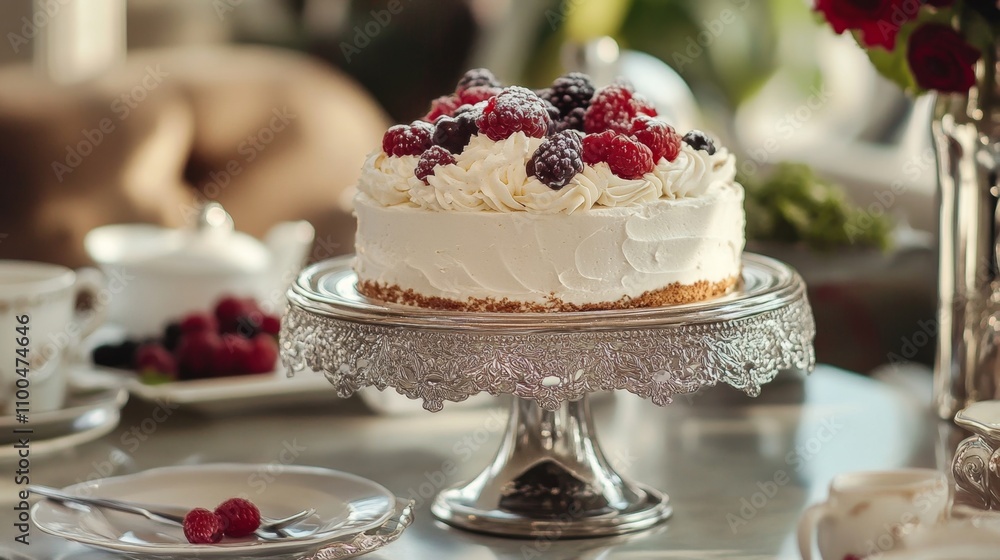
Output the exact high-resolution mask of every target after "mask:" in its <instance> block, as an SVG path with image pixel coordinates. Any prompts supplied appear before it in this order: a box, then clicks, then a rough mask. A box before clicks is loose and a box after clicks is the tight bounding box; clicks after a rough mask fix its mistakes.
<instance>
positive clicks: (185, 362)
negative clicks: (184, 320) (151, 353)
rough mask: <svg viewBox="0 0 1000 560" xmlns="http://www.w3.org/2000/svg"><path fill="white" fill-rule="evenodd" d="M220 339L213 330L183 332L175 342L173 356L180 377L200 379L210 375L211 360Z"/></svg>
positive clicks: (220, 342)
mask: <svg viewBox="0 0 1000 560" xmlns="http://www.w3.org/2000/svg"><path fill="white" fill-rule="evenodd" d="M220 344H222V339H221V338H219V335H218V334H217V333H214V332H207V331H200V332H193V333H188V334H185V335H184V336H182V337H181V341H180V342H179V343H178V344H177V350H176V352H175V356H176V358H177V371H178V372H179V374H180V378H181V379H202V378H205V377H211V376H212V360H213V356H215V353H216V351H217V350H218V348H219V345H220Z"/></svg>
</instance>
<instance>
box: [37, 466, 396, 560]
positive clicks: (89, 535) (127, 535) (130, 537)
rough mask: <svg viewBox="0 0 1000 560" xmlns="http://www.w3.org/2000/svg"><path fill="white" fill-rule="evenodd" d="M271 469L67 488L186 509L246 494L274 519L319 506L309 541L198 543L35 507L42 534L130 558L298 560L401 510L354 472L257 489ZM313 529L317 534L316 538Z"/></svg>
mask: <svg viewBox="0 0 1000 560" xmlns="http://www.w3.org/2000/svg"><path fill="white" fill-rule="evenodd" d="M262 468H266V465H242V464H215V465H195V466H180V467H165V468H159V469H153V470H149V471H145V472H142V473H138V474H133V475H127V476H119V477H113V478H105V479H101V480H96V481H91V482H84V483H81V484H75V485H72V486H68V487H66V488H65V489H64V491H66V492H70V493H74V494H81V495H87V496H91V497H99V498H114V499H120V500H130V501H135V502H141V503H145V504H160V505H164V506H175V507H184V508H192V509H193V508H195V507H205V508H209V509H212V508H214V507H215V506H216V505H218V504H219V503H221V502H222V501H224V500H226V499H228V498H231V497H234V496H241V495H242V496H244V497H248V498H249V499H250V500H252V501H253V502H254V503H255V504H256V505H257V506H258V507H259V508H260V510H261V512H262V513H263V514H264V515H266V516H268V517H284V516H287V515H291V514H294V513H297V512H299V511H302V510H303V509H308V508H316V513H315V514H314V515H313V516H311V517H309V518H307V519H306V520H305V521H304V522H302V523H300V524H298V525H296V526H295V527H294V531H295V532H300V533H301V534H303V535H305V536H301V537H296V538H292V539H288V540H281V541H262V540H259V539H257V538H256V537H253V536H251V537H245V538H240V539H229V538H227V539H224V540H223V541H222V542H220V543H218V544H214V545H193V544H189V543H188V542H187V540H186V539H185V538H184V534H183V531H182V529H181V528H180V527H176V526H172V525H167V524H163V523H157V522H153V521H150V520H148V519H146V518H144V517H141V516H137V515H130V514H125V513H118V512H110V511H109V512H102V511H100V510H92V509H89V508H86V507H83V506H80V507H76V506H74V507H68V506H64V505H60V504H58V503H55V502H52V501H48V500H42V501H39V502H38V503H36V504H35V505H34V506H33V507H32V508H31V519H32V522H33V523H34V525H35V526H37V527H38V528H39V529H40V530H41V531H44V532H45V533H48V534H50V535H54V536H57V537H61V538H64V539H67V540H71V541H74V542H78V543H81V544H85V545H88V546H92V547H95V548H99V549H102V550H109V551H113V552H119V553H123V554H127V555H129V556H130V557H132V558H141V559H164V558H199V559H200V558H271V559H278V558H299V557H301V556H302V555H305V554H311V553H314V552H316V551H318V550H319V549H321V548H323V547H324V546H325V545H329V544H330V543H333V542H336V541H338V540H339V539H343V538H347V537H349V536H351V535H352V534H355V533H357V532H361V531H368V530H371V529H374V528H377V527H380V526H381V525H382V524H383V523H385V522H386V521H387V520H388V519H389V518H390V517H391V516H392V515H393V513H394V512H395V509H396V498H395V497H394V496H393V495H392V494H391V493H390V492H389V491H388V490H386V489H385V488H384V487H383V486H381V485H379V484H377V483H375V482H373V481H371V480H368V479H365V478H362V477H359V476H356V475H352V474H348V473H344V472H340V471H334V470H329V469H323V468H318V467H303V466H286V467H285V468H284V470H283V471H282V473H281V475H280V476H277V477H274V480H272V481H271V482H270V483H269V484H267V485H256V486H252V485H251V484H250V483H249V481H250V480H252V479H253V478H252V477H253V475H254V474H255V473H257V472H258V471H260V469H262ZM314 530H315V532H313V531H314Z"/></svg>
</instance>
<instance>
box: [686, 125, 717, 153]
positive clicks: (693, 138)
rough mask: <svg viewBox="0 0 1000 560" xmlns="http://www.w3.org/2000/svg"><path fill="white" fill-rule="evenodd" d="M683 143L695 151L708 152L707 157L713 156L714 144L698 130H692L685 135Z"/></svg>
mask: <svg viewBox="0 0 1000 560" xmlns="http://www.w3.org/2000/svg"><path fill="white" fill-rule="evenodd" d="M684 143H685V144H687V145H688V146H691V147H692V148H694V149H695V150H702V151H705V152H708V155H715V142H713V141H712V139H711V138H709V137H708V135H707V134H705V133H704V132H702V131H700V130H692V131H691V132H688V133H687V134H685V135H684Z"/></svg>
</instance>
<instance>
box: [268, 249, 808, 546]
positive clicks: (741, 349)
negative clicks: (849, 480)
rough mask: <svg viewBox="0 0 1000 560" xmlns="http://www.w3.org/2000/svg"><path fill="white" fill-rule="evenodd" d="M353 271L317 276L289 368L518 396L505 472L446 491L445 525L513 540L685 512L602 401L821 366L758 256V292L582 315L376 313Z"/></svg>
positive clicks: (405, 390) (285, 325)
mask: <svg viewBox="0 0 1000 560" xmlns="http://www.w3.org/2000/svg"><path fill="white" fill-rule="evenodd" d="M351 265H352V258H351V257H344V258H339V259H334V260H329V261H324V262H321V263H318V264H315V265H313V266H310V267H309V268H307V269H305V270H304V271H303V272H302V273H301V274H300V275H299V278H298V279H297V280H296V282H295V284H294V285H293V286H292V287H291V288H290V289H289V291H288V300H289V308H288V313H287V315H286V316H285V318H284V320H283V321H282V330H281V355H282V361H283V362H284V363H285V365H286V367H288V369H289V372H290V374H294V373H295V372H299V371H302V370H304V369H312V370H315V371H321V372H323V373H324V374H325V375H326V377H327V378H328V379H329V380H330V382H331V383H332V384H333V386H334V387H335V388H336V389H337V392H338V394H340V395H341V396H342V397H347V396H350V395H351V394H353V393H354V392H355V391H357V390H358V389H360V388H362V387H367V386H373V387H377V388H378V389H380V390H384V389H386V388H388V387H393V388H395V390H396V391H397V392H399V393H400V394H403V395H406V396H407V397H409V398H411V399H422V400H423V405H424V408H426V409H427V410H430V411H438V410H441V408H442V406H443V405H444V401H461V400H465V399H467V398H469V397H470V396H472V395H475V394H477V393H480V392H483V391H486V392H488V393H490V394H492V395H501V394H512V395H514V396H515V397H516V398H515V399H514V402H513V407H512V409H511V413H510V421H509V424H508V426H507V432H506V434H505V435H504V437H503V443H502V444H501V446H500V450H499V451H498V452H497V454H496V457H495V458H494V459H493V462H492V463H491V464H490V465H489V466H488V467H487V468H486V469H485V470H484V471H483V472H482V473H481V474H480V475H479V476H477V477H476V478H475V479H473V480H472V481H471V482H467V483H463V484H460V485H458V486H454V487H452V488H450V489H447V490H444V491H443V492H441V493H440V494H439V495H438V496H437V498H436V500H435V502H434V504H433V506H432V512H433V513H434V515H435V516H437V517H438V518H439V519H441V520H442V521H444V522H446V523H449V524H451V525H454V526H456V527H461V528H463V529H469V530H473V531H480V532H485V533H492V534H498V535H504V536H511V537H546V538H560V537H561V538H573V537H596V536H607V535H616V534H621V533H626V532H630V531H637V530H641V529H645V528H648V527H651V526H653V525H655V524H657V523H659V522H661V521H663V520H665V519H666V518H668V517H670V515H671V513H672V508H671V506H670V502H669V498H668V497H667V496H666V495H665V494H663V493H661V492H659V491H658V490H655V489H653V488H649V487H647V486H643V485H640V484H636V483H634V482H631V481H629V480H627V479H625V478H624V477H623V476H622V475H620V474H618V473H617V472H615V469H614V468H612V466H611V465H610V464H609V462H608V460H607V459H606V458H605V456H604V454H603V453H602V451H601V447H600V445H598V443H597V439H596V436H595V432H594V424H593V421H592V420H591V416H590V409H589V406H588V402H587V395H589V394H590V393H592V392H595V391H610V390H619V389H624V390H627V391H630V392H632V393H635V394H636V395H639V396H640V397H643V398H648V399H651V400H652V401H653V402H654V403H656V404H658V405H665V404H667V403H669V402H670V401H671V399H672V397H674V396H676V395H684V394H689V393H693V392H695V391H697V390H699V389H701V388H703V387H708V386H712V385H717V384H719V383H724V384H727V385H731V386H733V387H735V388H737V389H740V390H742V391H745V392H746V393H747V394H749V395H753V396H756V395H757V394H759V392H760V388H761V385H762V384H764V383H767V382H769V381H771V380H772V379H773V378H774V376H775V375H777V373H778V372H779V371H780V370H783V369H789V368H793V367H795V368H801V369H811V368H812V366H813V365H814V363H815V355H814V352H813V347H812V341H813V337H814V335H815V325H814V322H813V316H812V310H811V309H810V307H809V302H808V300H807V298H806V292H805V285H804V284H803V282H802V279H801V278H800V277H799V276H798V274H796V273H795V271H793V270H792V269H791V268H789V267H788V266H787V265H785V264H782V263H780V262H778V261H775V260H773V259H769V258H766V257H762V256H759V255H752V254H745V255H744V257H743V279H742V282H741V283H740V285H739V286H737V287H736V288H735V289H734V290H733V291H731V292H730V293H729V294H727V295H725V296H722V297H720V298H716V299H714V300H711V301H707V302H701V303H695V304H688V305H678V306H671V307H661V308H648V309H632V310H618V311H592V312H567V313H471V312H460V311H436V310H430V309H418V308H414V307H409V306H402V305H395V304H387V303H384V302H378V301H372V300H368V299H366V298H364V297H363V296H361V295H359V294H358V293H357V291H356V289H355V284H356V281H357V277H356V276H355V274H354V272H353V271H352V269H351Z"/></svg>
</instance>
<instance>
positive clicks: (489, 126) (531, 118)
mask: <svg viewBox="0 0 1000 560" xmlns="http://www.w3.org/2000/svg"><path fill="white" fill-rule="evenodd" d="M546 105H547V104H546V103H545V101H544V100H542V99H541V98H540V97H538V96H537V95H535V93H534V92H533V91H531V90H530V89H526V88H523V87H518V86H511V87H509V88H505V89H504V90H503V91H502V92H500V94H499V95H497V96H496V97H491V98H490V99H489V100H488V101H487V102H486V107H485V108H483V114H482V115H480V116H479V119H478V120H477V121H476V125H478V126H479V131H480V132H481V133H483V134H485V135H486V136H488V137H489V139H490V140H503V139H504V138H507V137H509V136H510V135H512V134H514V133H515V132H523V133H525V134H526V135H528V136H533V137H535V138H544V137H545V134H546V133H547V132H548V131H549V125H550V124H551V122H552V119H551V118H550V117H549V112H548V110H547V108H546Z"/></svg>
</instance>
